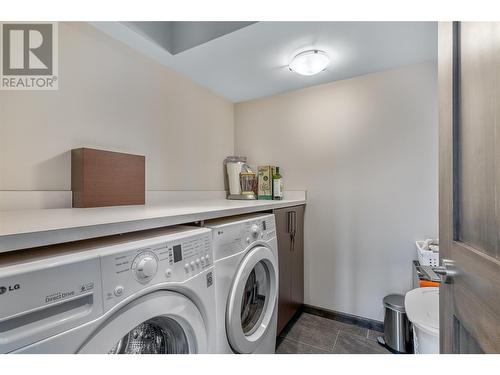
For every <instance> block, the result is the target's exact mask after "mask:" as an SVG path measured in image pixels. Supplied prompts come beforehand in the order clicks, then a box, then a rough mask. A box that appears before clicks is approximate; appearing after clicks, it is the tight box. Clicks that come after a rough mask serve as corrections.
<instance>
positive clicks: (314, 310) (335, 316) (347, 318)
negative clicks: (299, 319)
mask: <svg viewBox="0 0 500 375" xmlns="http://www.w3.org/2000/svg"><path fill="white" fill-rule="evenodd" d="M302 311H303V312H305V313H308V314H313V315H318V316H321V317H323V318H328V319H332V320H337V321H339V322H343V323H349V324H354V325H357V326H360V327H363V328H367V329H371V330H373V331H379V332H384V323H382V322H379V321H378V320H373V319H368V318H363V317H361V316H357V315H351V314H346V313H342V312H338V311H333V310H329V309H324V308H322V307H316V306H311V305H304V306H303V308H302Z"/></svg>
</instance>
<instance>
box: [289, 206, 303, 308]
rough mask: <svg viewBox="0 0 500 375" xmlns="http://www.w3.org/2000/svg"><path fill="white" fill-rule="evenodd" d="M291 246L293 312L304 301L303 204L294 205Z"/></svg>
mask: <svg viewBox="0 0 500 375" xmlns="http://www.w3.org/2000/svg"><path fill="white" fill-rule="evenodd" d="M290 237H291V241H292V246H291V248H290V250H291V252H292V268H291V269H292V272H291V274H290V277H291V291H290V294H291V302H292V308H293V312H294V313H295V312H296V311H297V310H298V309H299V308H300V307H301V306H302V304H303V303H304V206H297V207H294V209H293V211H292V216H291V223H290Z"/></svg>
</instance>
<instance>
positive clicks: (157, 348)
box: [0, 227, 216, 354]
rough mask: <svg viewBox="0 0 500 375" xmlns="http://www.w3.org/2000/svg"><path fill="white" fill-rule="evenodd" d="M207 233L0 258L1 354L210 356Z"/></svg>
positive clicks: (137, 236) (185, 231)
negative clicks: (195, 354)
mask: <svg viewBox="0 0 500 375" xmlns="http://www.w3.org/2000/svg"><path fill="white" fill-rule="evenodd" d="M211 237H212V234H211V231H210V230H209V229H204V228H194V227H172V228H166V229H159V230H151V231H145V232H137V233H132V234H125V235H120V236H113V237H108V238H103V239H96V240H87V241H81V242H78V243H73V244H70V245H56V246H48V247H44V248H38V249H32V250H29V251H24V252H23V251H18V252H13V253H12V254H9V253H5V254H0V352H1V353H111V354H120V353H126V354H128V353H130V354H132V353H134V354H145V353H155V354H184V353H213V352H214V351H215V349H216V348H215V329H216V320H215V319H216V315H215V303H214V301H215V287H214V267H213V252H212V238H211Z"/></svg>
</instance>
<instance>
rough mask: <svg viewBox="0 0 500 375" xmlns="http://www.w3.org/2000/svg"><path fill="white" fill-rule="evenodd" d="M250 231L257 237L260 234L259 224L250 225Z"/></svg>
mask: <svg viewBox="0 0 500 375" xmlns="http://www.w3.org/2000/svg"><path fill="white" fill-rule="evenodd" d="M250 231H251V232H252V235H253V236H254V237H257V236H258V234H259V226H258V225H257V224H253V225H252V226H251V227H250Z"/></svg>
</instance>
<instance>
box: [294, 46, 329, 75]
mask: <svg viewBox="0 0 500 375" xmlns="http://www.w3.org/2000/svg"><path fill="white" fill-rule="evenodd" d="M329 63H330V59H329V58H328V56H327V55H326V53H325V52H323V51H320V50H317V49H311V50H307V51H304V52H301V53H299V54H298V55H297V56H295V57H294V58H293V59H292V61H291V62H290V64H289V65H288V67H289V68H290V70H291V71H292V72H295V73H298V74H301V75H303V76H312V75H314V74H318V73H319V72H322V71H323V70H325V69H326V67H327V66H328V64H329Z"/></svg>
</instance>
